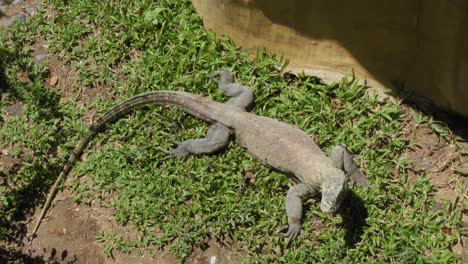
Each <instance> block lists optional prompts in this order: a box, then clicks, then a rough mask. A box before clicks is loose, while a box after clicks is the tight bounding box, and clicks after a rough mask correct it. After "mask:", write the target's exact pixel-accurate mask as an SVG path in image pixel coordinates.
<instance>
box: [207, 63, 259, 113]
mask: <svg viewBox="0 0 468 264" xmlns="http://www.w3.org/2000/svg"><path fill="white" fill-rule="evenodd" d="M216 76H219V80H218V79H216V78H215V77H216ZM211 80H212V81H213V82H215V83H216V84H217V85H218V87H219V89H220V90H221V92H223V94H224V95H226V96H229V97H232V99H231V100H229V102H228V103H229V104H232V105H235V106H237V107H240V108H242V109H245V110H247V111H249V110H250V109H251V108H252V105H253V100H254V95H253V92H252V90H251V89H250V87H248V86H244V85H241V84H238V83H235V82H234V78H233V76H232V73H230V72H228V71H224V70H219V71H215V72H214V73H213V74H212V75H211Z"/></svg>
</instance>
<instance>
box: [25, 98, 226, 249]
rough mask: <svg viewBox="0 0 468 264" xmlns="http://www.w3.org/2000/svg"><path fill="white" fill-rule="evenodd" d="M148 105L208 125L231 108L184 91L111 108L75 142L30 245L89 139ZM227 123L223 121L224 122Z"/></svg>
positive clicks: (136, 100) (47, 201)
mask: <svg viewBox="0 0 468 264" xmlns="http://www.w3.org/2000/svg"><path fill="white" fill-rule="evenodd" d="M148 104H173V105H178V106H180V107H182V108H183V109H184V111H185V112H187V113H189V114H191V115H193V116H195V117H197V118H199V119H202V120H205V121H207V122H216V121H217V122H220V121H222V120H221V119H223V117H224V115H223V113H224V111H220V109H221V108H222V107H230V106H226V105H225V104H221V103H218V102H215V101H212V100H209V99H207V98H205V97H202V96H197V95H193V94H190V93H186V92H178V91H153V92H148V93H143V94H139V95H136V96H134V97H132V98H130V99H128V100H126V101H124V102H122V103H120V104H119V105H117V106H115V107H113V108H112V109H111V110H109V111H107V112H106V113H105V114H104V115H103V116H102V117H101V118H99V119H98V120H97V121H96V123H95V124H93V125H92V126H91V127H90V128H89V131H88V132H87V133H86V135H85V136H84V138H83V139H82V140H81V141H80V142H79V143H78V145H77V146H76V147H75V149H74V150H73V151H72V152H71V154H70V157H69V158H68V161H67V162H66V163H65V166H64V167H63V169H62V171H61V172H60V174H59V176H58V178H57V179H56V181H55V183H54V185H53V186H52V188H51V189H50V191H49V194H48V196H47V200H46V202H45V204H44V207H43V208H42V211H41V214H40V215H39V217H38V218H37V220H36V225H35V226H34V229H33V231H32V232H31V233H30V235H29V243H30V244H31V243H32V240H33V238H34V235H35V234H36V232H37V230H38V229H39V225H40V224H41V221H42V220H43V219H44V217H45V215H46V213H47V210H48V209H49V207H50V204H51V203H52V200H53V198H54V197H55V195H56V194H57V191H58V186H59V185H60V183H61V182H62V180H63V179H64V178H65V177H66V176H67V175H68V173H69V172H70V170H71V169H72V167H73V165H74V164H75V162H76V161H77V160H78V159H79V158H80V156H81V154H82V153H83V150H84V149H85V148H86V146H87V145H88V143H89V142H90V141H91V139H92V138H93V137H94V136H95V135H96V134H97V133H99V131H101V130H102V129H104V128H105V126H106V124H108V123H112V122H115V121H116V120H117V119H119V118H121V117H122V116H124V115H126V114H128V113H129V112H131V111H132V110H134V109H135V108H138V107H140V106H144V105H148ZM223 123H226V122H223Z"/></svg>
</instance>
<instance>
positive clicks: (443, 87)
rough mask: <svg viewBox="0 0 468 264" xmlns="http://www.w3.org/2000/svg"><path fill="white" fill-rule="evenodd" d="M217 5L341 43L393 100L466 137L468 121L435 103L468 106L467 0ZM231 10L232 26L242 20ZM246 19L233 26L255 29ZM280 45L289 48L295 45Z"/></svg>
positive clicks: (233, 0)
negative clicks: (390, 91)
mask: <svg viewBox="0 0 468 264" xmlns="http://www.w3.org/2000/svg"><path fill="white" fill-rule="evenodd" d="M219 2H224V3H225V4H226V5H245V6H248V7H249V8H254V9H258V10H259V11H260V12H261V13H262V14H263V15H264V16H265V17H266V18H267V19H268V20H270V21H271V23H273V24H275V25H282V26H285V27H287V28H290V29H293V30H294V32H296V34H298V35H300V36H304V37H306V38H309V39H317V40H333V41H337V42H339V43H340V45H341V46H343V47H344V48H345V49H346V50H347V51H348V52H349V53H351V54H352V56H353V57H354V58H355V59H356V60H357V61H358V62H359V63H360V64H361V65H362V67H363V68H365V69H366V70H367V71H368V72H370V73H371V74H372V75H373V76H374V78H375V79H376V80H378V81H379V82H381V83H383V84H385V85H386V86H387V87H390V88H393V92H394V95H396V96H398V97H400V98H401V99H404V100H405V101H408V102H411V103H416V104H417V105H418V107H419V108H420V109H421V110H423V111H424V112H426V113H430V114H433V115H435V117H436V118H438V119H440V120H442V121H444V122H446V123H448V124H449V125H450V126H451V127H452V128H453V130H454V131H455V132H456V133H457V134H459V135H461V136H462V137H465V138H466V136H467V133H466V129H465V131H463V128H460V127H459V125H458V124H459V122H462V121H467V120H468V119H466V118H463V117H461V116H459V115H457V114H451V113H449V112H447V111H443V110H441V108H438V107H435V104H434V101H435V100H439V99H440V100H441V101H443V102H445V103H447V102H448V101H452V103H451V104H453V105H455V106H458V107H460V104H463V100H460V98H466V100H468V89H463V87H464V84H466V85H468V48H467V47H466V46H467V45H468V36H467V35H468V34H464V33H463V32H466V28H468V1H437V0H433V1H421V0H420V1H407V0H395V1H372V0H355V1H338V0H329V1H320V0H290V1H284V0H223V1H219ZM226 9H227V8H226ZM225 12H226V15H227V16H229V18H228V19H230V20H232V19H234V18H235V16H236V15H237V13H232V14H230V13H229V11H225ZM447 14H451V17H447ZM247 19H248V20H249V23H243V22H241V23H238V24H236V25H235V27H238V26H239V25H243V26H245V25H247V24H248V25H254V24H256V23H255V22H254V21H252V20H255V19H257V18H255V17H248V18H246V20H247ZM259 25H263V22H259ZM464 25H465V26H464ZM240 30H243V29H242V28H240ZM245 30H246V31H247V32H248V31H249V29H248V28H245ZM266 30H268V29H266ZM280 35H281V34H280ZM268 39H272V38H270V37H268ZM274 41H277V42H279V43H280V42H284V43H287V42H288V41H291V39H281V38H276V39H274ZM304 44H306V43H304ZM332 56H333V54H332ZM455 62H460V63H458V64H462V63H461V62H466V64H467V65H456V63H455ZM465 73H467V74H465ZM454 93H456V94H455V95H454ZM457 93H458V94H457ZM426 94H427V96H421V95H426ZM446 97H447V98H448V99H447V98H446ZM450 98H454V99H450ZM454 100H458V103H456V102H454ZM460 102H461V103H460ZM434 110H435V111H434ZM465 124H466V123H465Z"/></svg>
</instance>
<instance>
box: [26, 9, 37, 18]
mask: <svg viewBox="0 0 468 264" xmlns="http://www.w3.org/2000/svg"><path fill="white" fill-rule="evenodd" d="M24 11H25V12H26V13H28V14H30V15H31V16H33V15H34V12H35V11H36V9H34V7H26V8H25V9H24Z"/></svg>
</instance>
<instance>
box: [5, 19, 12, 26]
mask: <svg viewBox="0 0 468 264" xmlns="http://www.w3.org/2000/svg"><path fill="white" fill-rule="evenodd" d="M2 26H4V27H9V26H13V20H11V19H7V20H4V21H3V23H2Z"/></svg>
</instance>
